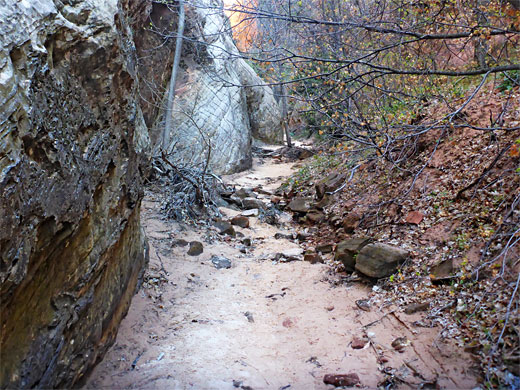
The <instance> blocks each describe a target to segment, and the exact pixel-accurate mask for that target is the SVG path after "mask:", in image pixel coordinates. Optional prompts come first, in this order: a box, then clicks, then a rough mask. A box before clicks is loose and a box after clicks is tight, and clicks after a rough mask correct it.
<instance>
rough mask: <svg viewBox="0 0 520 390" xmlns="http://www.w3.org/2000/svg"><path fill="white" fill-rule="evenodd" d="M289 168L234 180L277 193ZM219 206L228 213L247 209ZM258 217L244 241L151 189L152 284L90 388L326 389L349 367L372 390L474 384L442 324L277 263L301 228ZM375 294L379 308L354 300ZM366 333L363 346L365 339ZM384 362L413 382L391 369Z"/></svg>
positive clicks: (368, 290) (297, 264)
mask: <svg viewBox="0 0 520 390" xmlns="http://www.w3.org/2000/svg"><path fill="white" fill-rule="evenodd" d="M291 169H292V164H291V163H275V162H273V160H271V159H265V160H264V161H260V160H258V159H256V160H255V163H254V167H253V169H252V170H249V171H246V172H243V173H240V174H236V175H233V176H230V177H227V178H226V182H227V183H228V184H235V185H236V186H237V188H238V187H249V188H251V187H261V188H262V189H263V190H265V191H266V192H270V191H273V190H274V189H275V188H277V187H278V186H279V185H280V184H281V182H282V181H283V179H284V177H286V176H288V175H289V174H290V173H291V172H292V170H291ZM258 196H259V198H260V199H261V198H262V197H264V198H265V201H266V202H267V201H268V199H269V196H268V195H261V194H259V195H258ZM221 211H222V213H223V214H225V216H226V217H227V218H231V217H233V216H236V215H239V214H240V213H241V211H236V210H231V209H222V210H221ZM249 221H250V226H249V227H248V228H240V227H235V228H236V230H237V232H238V233H237V237H236V238H231V237H228V236H224V235H219V234H218V232H217V231H216V230H215V228H213V227H210V226H208V225H206V224H204V223H202V222H201V223H200V224H199V225H197V226H188V225H182V224H179V223H177V222H172V221H168V220H165V219H164V218H163V216H162V215H161V210H160V207H159V201H158V200H157V199H155V198H154V196H153V194H150V193H149V194H148V195H147V197H146V198H145V200H144V202H143V212H142V222H143V225H144V227H145V229H146V234H147V236H148V238H149V243H150V266H149V270H148V271H147V275H146V278H145V284H144V286H143V287H142V288H141V290H140V291H139V292H138V294H137V295H136V296H135V297H134V299H133V302H132V304H131V307H130V310H129V313H128V315H127V317H126V318H125V319H124V321H123V322H122V324H121V327H120V330H119V334H118V337H117V340H116V343H115V344H114V345H113V346H112V348H111V349H110V351H109V352H108V353H107V355H106V356H105V358H104V360H103V361H102V362H101V363H100V364H99V365H98V366H97V367H96V368H95V370H94V371H93V373H92V374H91V375H90V377H89V380H88V382H87V383H86V388H90V389H100V388H106V389H118V388H134V389H235V388H242V389H327V388H333V386H331V385H327V384H324V382H323V378H324V375H326V374H350V373H354V374H356V375H357V376H358V377H359V380H360V385H359V386H361V387H364V388H376V387H377V386H378V385H381V384H382V383H385V382H384V381H385V380H386V381H391V380H394V381H395V385H397V386H398V388H417V387H418V386H421V384H422V386H424V387H423V388H435V387H427V386H428V383H429V382H433V380H434V379H435V378H437V383H438V385H439V386H440V387H441V388H472V387H474V386H475V384H476V383H475V380H474V376H473V375H472V374H471V373H470V372H467V371H466V370H467V369H468V368H469V366H470V365H471V364H470V362H467V361H464V360H463V357H461V356H459V355H457V353H456V352H454V351H456V349H454V348H450V347H449V345H447V344H443V342H441V341H440V340H436V337H437V335H438V333H439V329H437V328H425V327H413V326H412V325H411V324H412V322H414V321H416V320H418V319H420V318H421V315H420V314H413V315H405V314H404V313H402V312H399V311H394V310H395V309H396V307H395V306H394V304H393V303H392V302H379V301H378V300H377V288H376V289H375V290H376V291H374V290H373V288H372V286H368V285H366V284H362V283H359V282H353V283H345V282H341V281H340V278H339V277H338V276H337V275H334V274H333V273H331V272H329V267H328V266H327V265H326V264H311V263H308V262H304V261H289V262H279V261H276V260H273V258H274V255H275V254H277V253H284V252H285V253H287V252H291V251H292V252H297V251H298V249H299V244H298V241H295V240H290V239H287V238H275V234H276V233H281V234H282V235H287V234H290V233H293V232H295V231H296V229H299V228H301V227H298V226H297V225H296V224H294V223H293V222H292V221H291V216H290V215H288V214H287V215H285V214H282V216H281V217H280V221H282V222H283V223H282V224H281V226H277V227H276V226H273V225H269V224H267V223H264V222H262V221H260V220H259V219H258V218H257V217H250V218H249ZM316 234H319V232H318V233H316ZM242 235H243V236H242ZM279 236H280V234H279V235H277V237H279ZM244 238H250V239H251V245H250V246H247V244H248V242H247V240H245V241H244ZM181 239H182V240H185V241H187V242H190V241H199V242H201V243H202V244H203V252H202V253H201V254H200V255H198V256H190V255H188V254H187V251H188V246H183V245H182V244H183V243H182V242H179V240H181ZM244 243H245V244H246V245H244ZM212 256H223V257H225V258H227V259H229V260H230V261H231V267H230V268H217V267H216V266H215V264H214V263H213V262H212V261H211V259H212ZM213 259H214V258H213ZM365 299H371V301H372V306H371V309H370V311H364V310H361V308H360V307H358V306H357V305H356V301H358V300H365ZM398 337H406V338H407V339H408V340H410V341H411V343H410V344H409V345H407V346H406V348H404V350H402V352H398V351H396V350H395V349H394V348H392V346H391V345H392V342H393V341H394V340H395V339H396V338H398ZM356 339H357V340H356ZM359 339H361V340H365V341H364V342H363V343H362V344H364V346H363V345H361V346H359V345H356V344H358V343H359ZM353 340H354V343H353ZM367 340H368V342H366V341H367ZM385 360H386V366H385V367H394V368H399V373H400V374H399V375H400V378H401V379H403V380H404V382H401V381H398V380H397V379H392V377H390V376H388V375H386V374H385V372H383V371H384V368H383V366H382V365H380V364H379V363H381V362H385ZM388 383H390V382H388Z"/></svg>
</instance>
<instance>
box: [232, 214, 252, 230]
mask: <svg viewBox="0 0 520 390" xmlns="http://www.w3.org/2000/svg"><path fill="white" fill-rule="evenodd" d="M231 224H232V225H235V226H240V227H241V228H248V227H249V218H247V217H244V216H243V215H237V216H236V217H233V218H231Z"/></svg>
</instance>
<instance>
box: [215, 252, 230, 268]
mask: <svg viewBox="0 0 520 390" xmlns="http://www.w3.org/2000/svg"><path fill="white" fill-rule="evenodd" d="M210 260H211V262H212V263H213V265H214V266H215V267H216V268H217V269H221V268H231V260H229V259H228V258H226V257H224V256H215V255H213V256H211V259H210Z"/></svg>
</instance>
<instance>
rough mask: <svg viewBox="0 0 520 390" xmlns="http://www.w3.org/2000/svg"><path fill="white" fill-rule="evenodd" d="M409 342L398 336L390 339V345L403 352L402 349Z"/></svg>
mask: <svg viewBox="0 0 520 390" xmlns="http://www.w3.org/2000/svg"><path fill="white" fill-rule="evenodd" d="M409 344H410V342H409V341H408V339H407V338H406V336H405V337H398V338H396V339H395V340H394V341H392V347H393V348H394V349H395V350H396V351H398V352H404V349H405V347H406V346H407V345H409Z"/></svg>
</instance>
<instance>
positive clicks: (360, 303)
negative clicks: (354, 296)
mask: <svg viewBox="0 0 520 390" xmlns="http://www.w3.org/2000/svg"><path fill="white" fill-rule="evenodd" d="M356 306H357V307H359V308H360V309H361V310H363V311H370V301H369V300H368V299H358V300H357V301H356Z"/></svg>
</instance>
